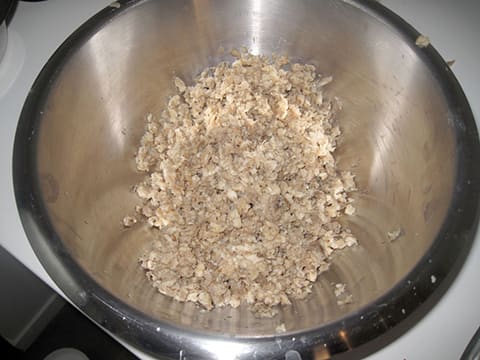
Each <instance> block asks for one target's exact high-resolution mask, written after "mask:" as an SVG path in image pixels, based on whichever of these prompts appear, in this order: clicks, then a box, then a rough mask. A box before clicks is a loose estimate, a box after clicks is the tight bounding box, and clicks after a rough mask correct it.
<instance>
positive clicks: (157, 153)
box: [126, 51, 357, 317]
mask: <svg viewBox="0 0 480 360" xmlns="http://www.w3.org/2000/svg"><path fill="white" fill-rule="evenodd" d="M232 54H233V55H234V56H235V57H236V60H235V61H234V62H233V63H231V64H230V63H226V62H225V63H220V64H219V65H217V66H215V67H212V68H208V69H206V70H205V71H203V72H202V73H201V74H200V75H199V76H198V77H197V78H196V81H195V82H194V84H193V85H191V86H187V85H186V84H185V82H184V81H183V80H181V79H180V78H175V79H174V83H175V86H176V88H177V94H175V95H174V96H172V97H171V98H170V99H169V101H168V105H167V107H166V110H165V111H163V112H162V113H161V114H160V115H159V116H158V117H157V116H156V115H152V114H149V115H148V116H147V117H146V118H147V125H146V132H145V134H144V136H143V137H142V140H141V146H140V148H139V149H138V152H137V155H136V164H137V168H138V170H140V171H143V172H145V173H146V174H147V175H146V178H145V180H144V181H143V182H142V183H140V184H138V185H137V186H136V187H135V192H136V193H137V195H138V196H139V197H140V198H141V200H142V203H141V204H140V205H138V206H137V207H136V211H137V213H138V214H139V216H140V217H143V218H144V219H145V220H146V221H147V223H148V224H149V225H150V226H151V228H152V231H154V232H155V234H156V239H155V241H153V243H152V244H151V248H150V249H149V250H148V251H147V252H146V253H145V254H144V255H143V256H142V258H141V259H140V263H141V266H142V267H143V268H144V269H145V271H146V274H147V277H148V279H149V280H150V281H151V282H152V285H153V286H154V287H155V288H157V289H158V291H159V292H161V293H162V294H165V295H167V296H170V297H172V298H174V299H175V300H178V301H191V302H195V303H198V304H200V305H202V306H203V307H204V308H205V309H207V310H211V309H213V308H215V307H223V306H230V307H233V308H236V307H238V306H240V305H241V304H246V305H248V306H249V307H250V309H251V310H252V311H253V313H254V314H255V315H257V316H265V317H272V316H274V315H275V314H276V313H277V311H278V310H277V309H276V308H275V306H276V305H289V304H291V301H292V300H293V299H304V298H306V297H307V296H308V294H309V293H310V292H311V290H312V285H313V283H314V282H315V281H316V280H317V277H318V275H319V274H320V273H322V272H323V271H326V270H327V269H328V259H329V256H330V255H331V254H332V253H333V252H334V251H335V250H337V249H343V248H345V247H349V246H354V245H355V244H357V240H356V239H355V237H354V235H352V234H351V231H350V230H349V229H348V228H346V227H345V226H344V225H342V224H341V222H339V221H338V220H339V218H340V217H341V216H343V214H346V215H352V214H354V213H355V208H354V206H353V200H352V199H351V197H350V195H349V194H350V193H351V192H352V191H354V190H356V189H355V181H354V176H353V175H352V174H351V173H350V172H341V171H339V170H338V169H337V167H336V164H335V160H334V157H333V152H334V150H335V148H336V142H337V140H338V138H339V137H340V135H341V131H340V129H339V127H338V126H337V125H336V124H335V121H334V114H335V109H336V104H335V101H334V100H329V99H328V98H327V96H325V94H324V92H323V89H324V87H325V86H327V84H328V83H330V82H331V81H332V78H331V77H327V76H321V75H318V74H317V73H316V69H315V67H314V66H313V65H303V64H297V63H295V64H290V63H289V60H288V59H287V58H286V57H284V56H273V57H270V58H269V57H265V56H254V55H251V54H249V53H247V52H244V51H234V52H232ZM127 223H128V224H130V221H127ZM126 226H127V225H126Z"/></svg>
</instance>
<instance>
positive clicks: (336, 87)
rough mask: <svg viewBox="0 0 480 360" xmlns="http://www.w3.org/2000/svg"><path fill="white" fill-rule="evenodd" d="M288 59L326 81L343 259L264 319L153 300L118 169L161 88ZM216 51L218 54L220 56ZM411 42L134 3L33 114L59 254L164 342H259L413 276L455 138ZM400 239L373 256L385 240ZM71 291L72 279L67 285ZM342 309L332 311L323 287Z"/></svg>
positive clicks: (318, 19)
mask: <svg viewBox="0 0 480 360" xmlns="http://www.w3.org/2000/svg"><path fill="white" fill-rule="evenodd" d="M241 46H246V47H247V48H249V49H250V51H251V52H253V53H258V54H272V53H281V54H287V55H289V56H290V57H291V58H292V59H293V60H295V61H301V62H306V63H311V64H314V65H315V66H316V67H317V69H318V71H319V72H321V73H323V74H330V75H333V78H334V81H333V83H332V84H331V86H330V87H329V90H328V91H329V96H337V97H338V98H339V99H340V100H341V103H342V104H343V109H342V111H341V112H340V113H339V114H338V117H337V119H338V122H339V124H340V127H341V129H342V130H343V134H344V135H343V140H342V143H341V144H340V145H339V147H338V150H337V151H336V157H337V160H338V163H339V165H340V167H341V168H342V169H351V171H352V172H354V173H355V175H356V179H357V183H358V187H359V189H360V191H359V192H358V193H357V194H356V195H355V201H356V204H355V205H356V208H357V213H356V215H355V216H353V217H348V218H345V219H343V221H345V222H347V223H348V224H349V226H350V227H351V228H352V230H353V231H354V233H355V234H356V236H357V237H358V240H359V246H358V247H355V248H351V249H348V250H346V251H341V252H338V253H337V255H335V257H334V259H333V261H332V266H331V269H330V270H329V271H328V272H327V273H325V274H323V275H322V276H321V277H320V279H319V280H318V282H317V283H316V284H315V286H314V290H313V293H312V295H311V296H310V297H309V298H308V299H307V300H305V301H296V302H294V304H293V306H291V307H286V308H284V309H282V310H281V312H280V313H279V315H278V316H276V317H274V318H272V319H257V318H255V317H254V316H253V315H252V314H251V313H250V312H249V311H248V309H247V308H246V307H242V306H241V307H240V308H238V309H234V310H232V309H217V310H214V311H211V312H204V311H201V310H200V309H199V308H198V307H196V306H194V305H192V304H190V303H186V304H181V303H177V302H175V301H172V300H170V299H169V298H167V297H165V296H163V295H161V294H159V293H156V291H155V290H154V289H153V288H152V287H151V286H150V284H149V283H148V282H147V279H146V277H145V275H144V273H143V271H142V270H141V268H140V266H139V264H138V258H139V257H140V255H141V254H142V252H143V250H144V249H145V246H147V245H148V243H149V242H150V241H151V240H152V236H151V234H150V233H149V231H148V229H147V228H146V226H136V227H134V228H131V229H124V227H123V226H122V224H121V220H122V218H123V217H124V216H125V215H126V214H128V213H131V211H132V209H133V207H134V205H135V204H137V202H138V200H137V198H136V196H135V195H134V194H133V193H132V191H131V189H132V186H133V185H134V184H135V183H137V182H138V181H139V180H140V179H142V178H143V176H144V175H143V174H140V173H138V172H137V171H136V170H135V163H134V153H135V151H136V149H137V147H138V145H139V140H140V137H141V135H142V134H143V132H144V125H145V117H146V115H147V114H148V113H153V114H156V113H159V112H160V111H161V110H162V108H163V107H164V106H165V102H166V100H167V98H168V96H169V95H170V94H171V93H172V91H173V81H172V78H173V76H174V75H177V76H180V77H182V78H183V79H185V80H186V82H187V83H189V82H190V83H191V82H192V81H193V78H194V76H195V75H197V74H198V73H199V71H201V70H202V69H203V68H205V67H207V66H210V65H214V64H216V63H218V62H219V61H222V60H231V57H230V55H229V54H228V50H229V49H232V48H239V47H241ZM222 49H224V50H227V51H222ZM420 53H421V50H420V49H418V48H417V47H416V46H415V44H414V43H413V42H412V41H407V39H406V38H405V36H404V35H402V34H400V33H399V32H398V30H396V29H395V28H393V27H392V26H390V25H388V24H385V23H384V22H383V21H382V20H381V19H379V18H378V17H376V16H375V15H373V14H371V13H369V12H367V11H364V10H363V9H361V8H359V7H357V6H353V5H351V4H349V3H348V2H341V1H333V0H326V1H314V0H305V1H300V2H292V1H286V0H285V1H278V0H266V1H257V0H248V1H212V0H209V1H195V0H192V1H186V0H185V1H183V0H182V1H161V2H160V1H141V2H138V3H137V4H135V5H134V6H130V7H129V8H127V9H125V10H124V11H119V13H118V15H117V16H115V17H114V18H113V19H112V20H111V21H109V22H107V23H105V24H103V25H102V26H100V27H98V28H97V29H94V31H92V32H91V33H90V35H89V36H87V37H86V38H85V39H83V40H82V41H81V45H80V46H79V47H73V48H72V50H71V52H70V53H69V56H68V57H67V58H65V59H63V60H62V61H63V62H62V63H61V64H60V67H59V71H58V72H57V73H56V74H55V76H54V77H53V78H52V81H51V84H50V85H49V93H48V96H47V97H46V100H45V102H44V103H43V104H42V109H41V112H40V115H39V117H40V125H39V129H38V142H37V145H36V146H37V159H36V160H37V171H38V176H39V179H40V187H41V190H42V196H43V200H44V202H45V204H46V208H47V210H48V217H49V219H50V221H51V223H52V224H53V227H54V229H55V231H56V232H57V234H58V236H59V237H60V238H61V239H62V241H63V243H64V246H65V247H66V251H68V252H69V253H70V254H71V255H72V256H73V258H74V259H75V260H76V261H77V262H78V263H79V264H80V265H81V267H82V268H83V269H84V270H85V271H86V272H87V273H88V274H89V275H90V276H91V277H92V278H93V279H94V280H95V281H96V282H98V283H99V284H100V285H101V286H102V287H104V288H105V289H106V290H108V291H109V292H111V293H112V294H113V295H114V296H116V297H117V298H119V299H120V300H121V301H123V302H125V303H127V304H129V305H131V306H132V307H134V308H136V309H138V310H140V311H142V312H144V313H145V314H147V315H149V316H151V317H152V318H153V319H156V320H160V321H162V322H166V323H171V324H175V325H177V326H180V327H184V328H189V329H194V330H200V331H208V332H212V333H229V334H236V335H239V336H242V335H249V336H263V335H271V334H274V333H275V328H276V327H277V326H278V325H279V324H282V323H284V324H285V327H286V329H287V331H289V332H290V331H303V330H307V329H312V328H316V327H319V326H321V325H323V324H326V323H328V322H331V321H334V320H337V319H339V318H341V317H342V316H344V315H346V314H347V313H351V312H353V311H356V310H358V309H360V308H362V307H363V306H365V305H367V304H368V303H370V302H371V301H373V300H375V299H377V298H379V297H380V296H381V295H383V294H385V293H386V292H387V291H388V290H389V289H391V288H392V287H393V286H394V285H395V284H396V283H398V282H399V281H400V280H401V279H402V278H403V277H404V276H405V275H406V274H407V273H408V272H409V271H410V270H411V269H412V268H413V267H414V266H415V264H416V263H417V262H418V261H419V259H420V258H421V257H422V255H424V253H425V252H426V251H427V249H428V248H429V246H430V245H431V244H432V242H433V240H434V238H435V236H436V235H437V234H438V232H439V230H440V227H441V225H442V223H443V222H444V219H445V216H446V212H447V210H448V207H449V203H450V201H451V198H452V195H451V194H452V189H453V184H454V179H455V170H456V166H455V146H456V144H455V136H454V131H453V128H452V123H451V119H450V115H449V114H450V113H449V110H448V104H447V101H446V99H445V95H444V94H443V93H442V91H441V87H440V86H439V84H438V80H437V79H436V78H435V76H434V75H433V74H432V72H431V71H430V70H429V68H428V66H427V65H426V64H427V63H426V62H425V61H424V60H422V57H421V55H420ZM397 229H401V231H402V236H401V237H399V238H398V239H397V240H395V241H389V237H388V232H391V231H395V230H397ZM72 281H75V279H72ZM339 282H340V283H345V284H346V285H347V288H348V289H349V291H350V292H351V294H352V295H353V299H354V302H353V303H352V304H348V305H344V306H338V305H337V302H336V298H335V295H334V293H333V287H332V283H339Z"/></svg>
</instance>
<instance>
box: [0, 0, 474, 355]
mask: <svg viewBox="0 0 480 360" xmlns="http://www.w3.org/2000/svg"><path fill="white" fill-rule="evenodd" d="M109 2H110V0H82V1H75V0H48V1H45V2H37V3H24V2H20V3H19V6H18V9H17V12H16V14H15V16H14V18H13V20H12V22H11V24H10V27H9V45H8V49H7V53H6V55H5V58H4V59H3V61H2V62H1V63H0V148H1V149H2V151H0V169H1V170H0V214H1V215H0V245H1V246H3V247H4V248H5V249H6V250H8V251H9V252H10V253H11V254H12V255H13V256H14V257H16V258H17V259H18V260H19V261H20V262H22V263H23V264H24V265H25V266H26V267H28V268H29V269H30V270H31V271H33V272H34V273H35V274H36V275H37V276H38V277H39V278H40V279H42V280H43V281H45V282H46V283H47V284H48V285H50V286H51V287H52V288H53V289H54V290H55V291H57V292H58V293H60V294H61V295H62V296H63V294H62V293H61V291H60V290H59V288H58V287H57V286H56V285H55V283H54V282H53V281H52V279H51V278H50V277H49V276H48V274H47V273H46V271H45V270H44V269H43V267H42V265H41V264H40V262H39V261H38V259H37V258H36V256H35V254H34V252H33V250H32V248H31V246H30V244H29V242H28V240H27V238H26V235H25V233H24V231H23V228H22V225H21V223H20V218H19V216H18V212H17V208H16V205H15V199H14V194H13V184H12V166H11V159H12V150H13V140H14V135H15V129H16V126H17V121H18V118H19V115H20V112H21V109H22V106H23V102H24V101H25V98H26V95H27V93H28V91H29V89H30V86H31V85H32V83H33V81H34V79H35V77H36V76H37V75H38V73H39V72H40V70H41V68H42V67H43V65H44V64H45V63H46V61H47V60H48V58H49V57H50V56H51V55H52V54H53V52H54V51H55V49H56V48H57V47H58V46H60V44H61V43H62V42H63V41H64V40H65V38H66V37H67V36H68V35H69V34H71V33H72V32H73V31H74V30H75V29H76V28H77V27H78V26H79V25H81V24H82V23H83V22H84V21H85V20H87V19H88V18H89V17H90V16H92V15H93V14H95V13H96V12H97V11H99V10H100V9H101V8H102V7H104V6H106V5H107V4H108V3H109ZM381 2H382V3H383V4H384V5H386V6H387V7H389V8H390V9H392V10H393V11H395V12H396V13H397V14H399V15H400V16H402V17H403V18H404V19H405V20H407V21H408V22H409V23H410V24H412V25H413V26H414V27H415V28H416V29H417V30H418V31H420V32H421V33H423V34H425V35H428V36H429V37H430V40H431V43H432V44H433V46H434V47H435V48H436V49H437V50H438V51H439V52H440V54H442V56H443V57H444V58H445V59H446V60H452V59H455V64H454V65H453V68H452V69H453V72H454V73H455V75H456V76H457V78H458V80H459V81H460V83H461V85H462V87H463V90H464V92H465V94H466V96H467V98H468V100H469V102H470V105H471V107H472V109H473V113H474V115H475V117H476V119H477V126H478V124H480V121H479V119H480V71H479V66H478V64H479V59H480V41H479V40H478V36H479V35H480V21H479V19H478V17H479V15H480V1H477V0H460V1H451V0H417V1H414V0H403V1H401V0H384V1H381ZM479 160H480V159H479ZM479 264H480V234H479V233H477V236H476V239H475V243H474V245H473V248H472V250H471V252H470V254H469V257H468V259H467V261H466V263H465V265H464V266H463V268H462V270H461V272H460V274H459V276H458V277H457V279H456V280H455V282H454V283H453V285H452V286H451V287H450V289H449V290H448V292H447V293H446V294H445V296H443V298H442V299H441V300H440V302H439V303H438V304H437V305H436V306H435V307H434V308H433V309H432V310H431V311H430V312H429V313H428V315H427V316H425V317H424V318H423V319H422V320H421V321H420V322H419V323H418V324H417V325H415V327H413V328H412V329H410V330H409V331H408V332H407V333H406V334H404V335H403V336H402V337H400V338H398V339H397V340H395V341H394V342H392V343H391V344H389V345H388V346H387V347H385V348H384V349H382V350H380V351H378V352H377V353H375V354H373V355H371V356H369V357H368V359H370V360H380V359H408V360H415V359H419V360H420V359H421V360H423V359H458V358H459V357H460V355H461V354H462V352H463V350H464V348H465V347H466V346H467V343H468V342H469V340H470V338H471V337H472V336H473V334H474V332H475V331H476V329H477V328H478V327H479V326H480V307H479V304H480V303H479V299H480V281H478V278H477V277H478V273H479V270H480V268H479ZM122 344H124V343H122ZM124 345H125V344H124ZM127 347H128V348H129V349H130V350H131V351H132V352H133V353H135V354H136V355H137V356H139V357H140V358H142V359H147V358H149V357H148V356H146V355H145V354H142V353H141V352H139V351H138V350H135V349H132V348H131V347H129V346H127Z"/></svg>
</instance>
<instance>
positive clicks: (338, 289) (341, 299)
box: [333, 284, 353, 306]
mask: <svg viewBox="0 0 480 360" xmlns="http://www.w3.org/2000/svg"><path fill="white" fill-rule="evenodd" d="M333 291H334V293H335V297H336V298H337V305H339V306H342V305H346V304H350V303H352V302H353V296H352V294H350V293H349V292H348V291H347V286H346V285H345V284H335V286H334V289H333Z"/></svg>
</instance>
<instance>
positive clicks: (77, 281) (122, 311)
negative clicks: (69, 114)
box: [12, 0, 480, 359]
mask: <svg viewBox="0 0 480 360" xmlns="http://www.w3.org/2000/svg"><path fill="white" fill-rule="evenodd" d="M145 1H148V0H119V1H117V2H115V3H114V4H115V5H110V6H107V7H106V8H104V9H103V10H101V11H99V12H98V13H97V14H96V15H94V16H93V17H91V18H90V19H89V20H87V21H86V22H85V23H84V24H83V25H81V26H80V27H79V28H78V29H77V30H76V31H75V32H74V33H73V34H72V35H70V36H69V37H68V38H67V39H66V40H65V41H64V42H63V44H62V45H61V46H60V47H59V48H58V49H57V50H56V51H55V53H54V54H53V55H52V57H51V58H50V59H49V60H48V62H47V63H46V65H45V66H44V67H43V69H42V70H41V72H40V74H39V75H38V77H37V78H36V80H35V82H34V84H33V85H32V88H31V90H30V92H29V94H28V96H27V99H26V101H25V104H24V106H23V109H22V112H21V115H20V118H19V122H18V126H17V131H16V135H15V142H14V151H13V161H12V166H13V184H14V192H15V199H16V203H17V208H18V211H19V215H20V218H21V221H22V225H23V227H24V230H25V232H26V234H27V237H28V239H29V242H30V244H31V246H32V248H33V249H34V252H35V254H36V255H37V257H38V258H39V260H40V262H41V264H42V266H43V267H44V268H45V269H46V271H47V273H48V274H49V276H50V277H51V278H52V279H53V280H54V282H55V283H56V284H57V285H58V286H59V288H60V289H61V290H62V291H63V292H64V293H65V295H66V296H67V297H68V298H69V299H70V301H72V302H73V304H75V305H76V306H77V307H78V308H79V309H80V310H81V311H82V312H84V313H85V314H87V315H88V316H89V317H90V318H91V319H93V320H94V321H95V322H97V323H98V324H100V325H101V326H103V327H104V328H106V329H107V330H108V331H110V332H111V333H112V334H114V335H116V336H119V337H120V338H121V339H123V340H125V341H126V342H127V343H129V344H131V345H132V346H134V347H135V348H137V349H138V350H141V351H143V352H146V353H150V354H155V355H167V356H168V355H171V356H173V357H175V358H177V357H178V356H179V354H180V356H182V354H183V356H185V355H187V354H191V355H194V358H197V359H198V358H202V357H201V356H203V354H207V355H208V354H209V352H208V351H207V350H205V348H204V347H205V345H206V344H209V345H208V346H209V347H211V349H215V346H225V345H227V346H230V349H229V353H232V352H237V353H238V355H239V356H240V357H241V356H245V354H248V353H249V354H253V353H254V352H256V353H257V354H258V355H257V356H259V355H260V354H265V355H269V356H272V354H276V355H273V356H278V355H281V354H283V353H284V352H285V351H287V350H289V349H296V350H297V351H299V352H300V353H301V354H303V355H305V356H310V355H308V354H311V351H312V349H314V348H317V347H319V346H320V347H324V348H326V349H327V350H328V353H329V354H337V353H343V352H346V351H351V350H353V349H354V350H356V354H357V355H360V354H361V353H362V352H363V355H366V354H368V353H371V352H372V351H376V350H378V349H379V348H380V347H383V346H384V345H386V344H388V343H389V342H391V341H392V340H393V339H395V338H397V337H398V336H400V335H401V334H403V333H404V332H405V331H407V330H408V329H409V328H411V327H412V326H413V325H414V324H415V323H416V322H417V321H418V320H419V319H420V318H422V317H423V316H424V315H425V314H426V313H427V312H428V311H429V310H430V309H431V308H432V307H433V306H434V305H435V304H436V303H437V302H438V300H439V299H440V297H441V296H442V295H443V294H444V293H445V292H446V290H447V289H448V287H449V286H450V284H451V283H452V282H453V280H454V279H455V277H456V275H457V274H458V272H459V270H460V268H461V266H462V265H463V263H464V261H465V259H466V257H467V255H468V252H469V249H470V247H471V245H472V243H473V240H474V237H475V233H476V229H477V224H478V220H479V213H480V207H479V199H480V168H478V167H477V166H475V160H476V159H478V158H479V155H480V143H479V139H478V132H477V128H476V124H475V120H474V117H473V114H472V111H471V109H470V106H469V104H468V101H467V99H466V97H465V94H464V93H463V90H462V88H461V86H460V84H459V83H458V81H457V79H456V78H455V76H454V74H453V73H452V71H451V70H450V67H449V66H448V65H447V64H446V63H445V61H444V60H443V59H442V57H441V56H440V55H439V53H438V52H437V51H436V50H435V49H434V47H433V46H432V45H429V46H427V47H425V48H421V49H420V48H416V49H415V52H416V54H417V55H418V56H419V57H420V58H421V59H422V61H424V62H425V63H426V64H427V65H428V67H429V69H431V71H432V74H433V75H434V76H435V77H436V79H437V80H438V83H439V85H440V86H441V90H442V91H443V93H444V96H445V98H446V99H447V101H448V105H449V108H450V109H452V114H451V115H452V119H453V127H454V133H455V139H456V145H457V148H456V150H457V151H456V164H457V168H456V175H455V176H456V181H455V184H456V186H455V188H454V193H453V196H452V202H451V204H450V207H449V209H448V213H447V215H446V217H445V219H448V221H446V220H445V221H444V222H443V224H442V226H441V229H440V231H439V233H438V235H437V237H436V238H435V239H434V241H433V242H432V244H431V246H430V248H429V249H428V250H427V252H426V253H425V254H424V255H423V256H422V258H421V259H420V260H419V261H418V263H417V264H416V265H415V267H414V268H413V269H412V270H411V271H410V272H409V273H408V274H407V275H406V276H405V277H404V278H403V279H401V280H400V281H399V282H398V283H397V284H396V285H394V286H393V287H392V288H391V289H390V290H388V291H387V292H386V293H385V294H383V295H382V296H381V297H379V298H378V299H376V300H374V301H372V302H371V303H369V304H367V305H365V306H363V307H361V308H359V309H358V310H356V311H354V312H350V313H347V314H346V315H345V316H343V317H341V318H339V319H337V320H334V321H332V322H330V323H327V324H325V325H322V326H321V327H320V328H316V329H312V330H306V331H303V332H295V333H293V332H292V333H288V332H287V333H284V334H277V335H271V336H261V337H258V336H251V337H249V336H237V337H235V336H232V335H227V334H218V333H217V334H213V333H207V332H199V331H195V330H191V329H187V328H185V327H183V326H176V325H172V324H170V323H164V322H161V321H159V320H157V319H154V318H152V317H150V316H149V315H147V314H145V313H143V312H141V311H140V310H137V309H135V308H133V307H132V306H130V305H128V304H126V303H124V302H123V301H121V300H120V299H118V298H117V297H115V296H114V295H113V294H111V293H110V292H108V291H107V290H106V289H104V288H103V287H101V286H100V285H99V284H98V283H97V282H96V281H95V280H94V279H93V278H92V277H91V276H90V275H88V273H87V272H86V271H84V270H83V269H82V267H81V266H80V265H79V264H78V263H77V262H76V261H75V260H74V258H73V257H72V256H71V255H70V253H69V251H68V250H67V249H66V247H65V246H64V245H63V243H62V241H61V239H60V237H59V236H58V234H57V233H56V232H55V229H54V227H53V225H52V224H51V222H50V220H49V219H48V216H46V214H47V211H46V207H45V204H44V203H43V200H42V196H41V192H40V186H39V178H38V173H37V163H36V156H35V154H36V146H37V137H36V136H35V134H37V133H38V131H37V130H38V129H39V127H40V123H41V121H40V120H41V113H42V112H41V110H42V109H43V106H44V104H45V102H46V100H47V94H48V91H44V89H48V88H49V86H51V84H52V83H53V81H52V78H54V77H55V76H56V74H58V69H59V68H61V67H62V65H64V64H65V63H66V62H67V61H68V59H69V58H70V56H71V55H72V54H73V53H74V52H75V50H76V49H77V48H78V47H80V46H81V45H82V44H83V43H84V42H85V41H86V40H88V39H89V38H90V37H91V36H92V35H93V34H95V33H96V32H97V31H98V30H100V29H101V28H102V27H103V26H104V25H105V24H106V23H108V22H109V21H110V20H112V19H113V18H114V17H116V16H118V15H119V14H121V13H122V12H124V11H127V10H130V9H132V8H133V7H135V6H137V5H140V4H141V3H143V2H145ZM340 1H342V2H343V3H346V4H348V5H351V6H354V7H356V8H358V9H359V10H361V11H363V12H366V13H367V14H369V15H370V16H373V17H375V18H376V19H377V20H380V21H381V22H382V23H384V24H385V25H386V26H390V27H392V28H393V29H394V30H395V31H397V32H398V33H399V35H400V36H402V37H403V38H404V40H405V41H407V42H408V43H410V44H413V46H414V44H415V40H416V39H417V37H418V36H419V35H420V33H418V32H417V31H416V30H415V29H414V28H413V27H412V26H410V25H409V24H408V23H407V22H406V21H404V20H403V19H402V18H400V17H399V16H398V15H396V14H395V13H393V12H392V11H390V10H388V9H387V8H386V7H384V6H383V5H381V4H380V3H378V2H376V1H368V0H340ZM432 275H434V276H435V277H434V278H431V276H432ZM433 279H435V281H433ZM393 328H394V329H393ZM292 336H297V338H298V336H302V338H303V339H304V340H305V341H302V342H301V343H299V342H298V341H297V342H295V341H294V340H292ZM293 339H295V338H294V337H293ZM278 341H284V344H285V348H284V349H283V350H281V349H280V350H278V349H279V347H278ZM199 356H200V357H199ZM207 357H208V356H207ZM260 357H261V356H260ZM181 358H182V357H181ZM245 358H249V357H248V355H247V357H245Z"/></svg>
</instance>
